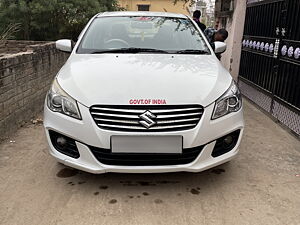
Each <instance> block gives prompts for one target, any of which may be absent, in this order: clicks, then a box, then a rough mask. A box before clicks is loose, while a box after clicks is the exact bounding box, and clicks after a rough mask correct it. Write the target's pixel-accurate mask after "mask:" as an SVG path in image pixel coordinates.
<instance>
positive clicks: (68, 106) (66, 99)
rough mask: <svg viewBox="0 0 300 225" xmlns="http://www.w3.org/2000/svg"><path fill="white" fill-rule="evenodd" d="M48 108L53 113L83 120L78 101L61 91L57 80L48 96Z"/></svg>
mask: <svg viewBox="0 0 300 225" xmlns="http://www.w3.org/2000/svg"><path fill="white" fill-rule="evenodd" d="M47 106H48V107H49V109H50V110H52V111H53V112H59V113H62V114H65V115H68V116H71V117H74V118H76V119H79V120H81V115H80V112H79V109H78V105H77V102H76V100H74V99H73V98H72V97H70V96H69V95H68V94H67V93H66V92H64V91H63V90H62V89H61V87H60V86H59V84H58V83H57V81H56V79H55V80H54V82H53V84H52V87H51V88H50V90H49V92H48V94H47Z"/></svg>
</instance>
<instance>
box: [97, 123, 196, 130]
mask: <svg viewBox="0 0 300 225" xmlns="http://www.w3.org/2000/svg"><path fill="white" fill-rule="evenodd" d="M97 125H98V126H101V127H113V128H125V129H134V130H145V128H143V127H139V126H124V125H123V126H121V125H111V124H100V123H98V124H97ZM196 125H197V124H196V123H194V124H186V125H173V126H155V127H151V130H159V129H168V128H181V127H192V126H196Z"/></svg>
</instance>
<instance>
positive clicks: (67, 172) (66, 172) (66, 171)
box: [56, 168, 78, 178]
mask: <svg viewBox="0 0 300 225" xmlns="http://www.w3.org/2000/svg"><path fill="white" fill-rule="evenodd" d="M77 174H78V170H74V169H70V168H63V169H61V170H60V171H59V172H58V173H57V174H56V176H57V177H59V178H67V177H73V176H75V175H77Z"/></svg>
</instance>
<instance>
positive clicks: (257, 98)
mask: <svg viewBox="0 0 300 225" xmlns="http://www.w3.org/2000/svg"><path fill="white" fill-rule="evenodd" d="M299 14H300V1H299V0H248V1H240V0H217V1H216V18H217V19H216V27H217V28H226V29H227V30H228V32H229V38H228V40H227V41H226V42H227V45H228V49H227V51H226V52H225V53H224V54H223V55H222V63H223V65H224V66H225V67H226V68H227V69H228V70H229V71H230V72H231V74H232V75H233V77H234V78H235V79H236V80H238V82H239V86H240V89H241V91H242V93H243V95H244V96H246V97H247V98H248V99H249V100H251V101H252V102H254V103H255V104H257V105H258V106H259V107H260V108H261V109H262V110H263V111H265V112H266V113H268V114H269V115H270V116H271V117H272V118H273V119H274V120H276V121H279V122H280V123H282V124H284V125H285V126H287V127H288V128H289V129H290V130H291V131H292V132H293V133H294V134H296V135H297V136H298V137H300V76H299V75H300V30H299V27H300V20H299Z"/></svg>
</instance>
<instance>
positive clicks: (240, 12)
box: [216, 0, 246, 79]
mask: <svg viewBox="0 0 300 225" xmlns="http://www.w3.org/2000/svg"><path fill="white" fill-rule="evenodd" d="M217 3H218V4H220V0H219V1H218V2H217ZM216 10H218V5H216ZM245 14H246V1H241V0H235V1H234V10H233V13H232V15H229V16H227V17H225V21H226V24H222V21H224V17H223V18H218V19H217V21H219V24H218V28H223V27H224V28H225V29H226V30H227V31H228V32H229V37H228V39H227V40H226V44H227V50H226V52H225V53H224V54H222V60H221V61H222V64H223V65H224V67H225V68H226V69H227V70H228V71H229V72H230V73H231V74H232V76H233V77H234V79H237V77H238V73H239V66H240V57H241V47H242V38H243V32H244V23H245Z"/></svg>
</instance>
